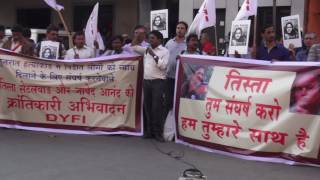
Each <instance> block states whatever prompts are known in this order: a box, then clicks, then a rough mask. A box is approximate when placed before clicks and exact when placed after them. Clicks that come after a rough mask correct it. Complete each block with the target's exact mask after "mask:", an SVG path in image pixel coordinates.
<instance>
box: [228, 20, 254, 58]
mask: <svg viewBox="0 0 320 180" xmlns="http://www.w3.org/2000/svg"><path fill="white" fill-rule="evenodd" d="M250 25H251V21H250V20H241V21H233V22H232V27H231V34H230V42H229V54H236V52H237V53H238V54H248V43H249V35H250Z"/></svg>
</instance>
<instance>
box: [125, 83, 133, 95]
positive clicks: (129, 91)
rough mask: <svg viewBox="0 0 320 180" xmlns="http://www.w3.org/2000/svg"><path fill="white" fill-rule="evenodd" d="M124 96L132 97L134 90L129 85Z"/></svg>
mask: <svg viewBox="0 0 320 180" xmlns="http://www.w3.org/2000/svg"><path fill="white" fill-rule="evenodd" d="M125 94H126V96H127V97H133V95H134V89H133V86H132V85H131V84H130V85H129V87H128V88H127V89H126V90H125Z"/></svg>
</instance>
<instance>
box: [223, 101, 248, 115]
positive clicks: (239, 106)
mask: <svg viewBox="0 0 320 180" xmlns="http://www.w3.org/2000/svg"><path fill="white" fill-rule="evenodd" d="M232 98H233V99H235V96H233V97H232ZM251 98H252V97H251V96H249V97H248V102H242V101H235V100H226V102H227V105H226V106H225V108H226V112H227V114H230V115H231V114H232V113H233V111H234V112H235V113H237V114H238V115H239V116H240V115H241V111H243V112H244V113H245V115H246V116H247V117H248V115H249V110H250V106H251V102H250V99H251Z"/></svg>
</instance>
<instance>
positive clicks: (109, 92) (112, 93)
mask: <svg viewBox="0 0 320 180" xmlns="http://www.w3.org/2000/svg"><path fill="white" fill-rule="evenodd" d="M100 95H101V96H107V97H118V98H119V97H120V95H121V89H109V88H101V89H100Z"/></svg>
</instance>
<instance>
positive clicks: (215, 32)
mask: <svg viewBox="0 0 320 180" xmlns="http://www.w3.org/2000/svg"><path fill="white" fill-rule="evenodd" d="M214 34H215V36H216V37H215V38H214V39H215V44H216V56H218V55H219V47H218V33H217V26H214Z"/></svg>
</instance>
